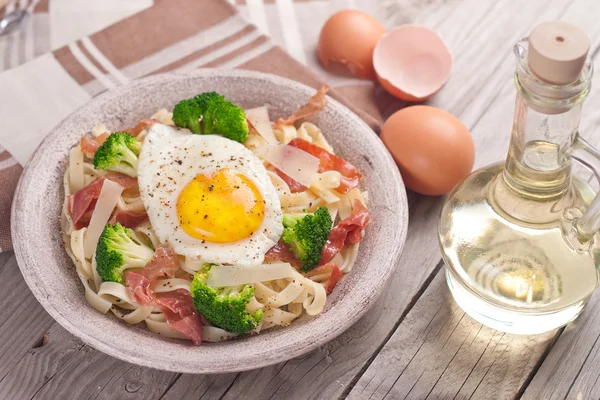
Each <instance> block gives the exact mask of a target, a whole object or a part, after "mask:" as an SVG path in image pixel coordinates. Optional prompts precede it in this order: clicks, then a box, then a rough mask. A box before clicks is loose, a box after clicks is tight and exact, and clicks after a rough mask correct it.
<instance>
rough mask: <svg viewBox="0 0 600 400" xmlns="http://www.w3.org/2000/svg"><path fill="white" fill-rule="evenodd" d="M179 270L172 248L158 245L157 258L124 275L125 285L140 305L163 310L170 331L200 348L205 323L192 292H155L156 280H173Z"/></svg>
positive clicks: (181, 290)
mask: <svg viewBox="0 0 600 400" xmlns="http://www.w3.org/2000/svg"><path fill="white" fill-rule="evenodd" d="M178 269H179V266H178V264H177V259H176V258H175V253H174V252H173V249H170V248H166V247H162V246H160V245H159V246H158V247H157V248H156V250H155V251H154V257H152V260H150V262H149V263H148V264H146V266H145V267H144V268H143V269H141V270H140V271H137V272H130V271H128V272H126V273H125V285H126V287H127V290H128V291H129V294H130V295H131V296H132V297H133V298H134V299H135V300H136V301H137V302H138V303H139V304H141V305H144V306H148V305H155V306H157V307H158V308H160V310H161V311H162V312H163V313H164V315H165V318H166V320H167V324H168V325H169V327H171V329H173V330H175V331H177V332H180V333H182V334H183V335H185V336H186V337H188V338H190V339H191V341H192V343H194V344H195V345H199V344H200V343H201V342H202V320H201V318H200V313H198V311H196V308H195V307H194V302H193V300H192V296H191V295H190V292H189V291H188V290H185V289H177V290H174V291H172V292H166V293H160V294H155V293H154V285H155V284H156V280H157V279H158V278H161V277H173V276H174V275H175V272H177V270H178Z"/></svg>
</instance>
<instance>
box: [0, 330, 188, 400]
mask: <svg viewBox="0 0 600 400" xmlns="http://www.w3.org/2000/svg"><path fill="white" fill-rule="evenodd" d="M176 376H177V374H175V373H168V372H162V371H157V370H153V369H150V368H142V367H138V366H135V365H132V364H129V363H126V362H122V361H119V360H116V359H114V358H112V357H109V356H107V355H105V354H103V353H100V352H98V351H96V350H94V349H92V348H90V347H89V346H87V345H84V344H83V342H81V341H80V340H79V339H77V338H75V337H74V336H73V335H71V334H70V333H68V332H67V331H66V330H64V329H63V328H62V327H61V326H60V325H58V324H56V323H55V324H54V325H52V327H51V328H50V330H49V331H48V333H47V334H46V338H45V340H44V341H43V342H41V343H39V344H38V346H37V347H35V348H33V349H31V350H30V351H29V352H28V353H27V354H25V356H24V357H23V358H22V359H21V360H20V361H19V362H18V363H17V365H16V366H15V367H14V368H12V370H11V371H10V372H9V373H8V374H7V375H6V376H5V377H4V379H3V380H2V381H0V398H2V399H25V398H28V399H29V398H41V399H59V398H77V399H86V398H94V399H115V398H118V399H155V398H159V397H160V395H161V394H162V393H163V392H164V391H165V390H166V388H168V387H169V386H170V385H171V384H172V382H173V381H174V379H175V377H176Z"/></svg>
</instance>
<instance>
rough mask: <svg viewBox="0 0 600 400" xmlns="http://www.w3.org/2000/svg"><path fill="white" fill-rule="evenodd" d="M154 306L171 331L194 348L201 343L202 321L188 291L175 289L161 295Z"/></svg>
mask: <svg viewBox="0 0 600 400" xmlns="http://www.w3.org/2000/svg"><path fill="white" fill-rule="evenodd" d="M155 304H156V305H157V306H158V307H159V308H160V310H161V311H162V312H163V313H164V315H165V318H166V320H167V324H168V325H169V327H170V328H171V329H173V330H175V331H177V332H179V333H181V334H183V335H185V336H186V337H188V338H190V339H191V340H192V343H193V344H194V345H196V346H198V345H200V344H201V343H202V319H201V318H200V313H199V312H198V311H197V310H196V308H195V307H194V301H193V299H192V295H191V294H190V292H189V291H187V290H185V289H177V290H174V291H172V292H167V293H161V294H160V295H158V296H157V297H156V300H155Z"/></svg>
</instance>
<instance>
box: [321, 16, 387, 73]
mask: <svg viewBox="0 0 600 400" xmlns="http://www.w3.org/2000/svg"><path fill="white" fill-rule="evenodd" d="M385 32H386V31H385V28H384V27H383V25H381V23H380V22H379V21H377V20H376V19H375V18H373V17H372V16H370V15H369V14H367V13H365V12H363V11H358V10H343V11H340V12H338V13H336V14H334V15H332V16H331V18H329V19H328V20H327V22H325V25H324V26H323V29H322V30H321V35H320V36H319V45H318V47H317V56H318V58H319V62H320V63H321V64H322V65H323V67H324V68H326V69H330V70H333V71H334V72H339V71H340V70H347V71H349V72H350V73H351V74H352V75H353V76H355V77H357V78H364V79H375V78H376V75H375V70H374V69H373V50H374V49H375V45H376V44H377V42H378V41H379V39H380V38H381V36H383V34H384V33H385Z"/></svg>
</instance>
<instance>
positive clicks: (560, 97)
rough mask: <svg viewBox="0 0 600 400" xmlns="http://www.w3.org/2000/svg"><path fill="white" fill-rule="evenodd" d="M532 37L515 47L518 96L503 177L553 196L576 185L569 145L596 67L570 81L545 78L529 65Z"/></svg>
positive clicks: (533, 194) (533, 195) (535, 195)
mask: <svg viewBox="0 0 600 400" xmlns="http://www.w3.org/2000/svg"><path fill="white" fill-rule="evenodd" d="M528 46H529V44H528V40H527V39H523V40H521V41H519V42H518V43H517V44H516V45H515V48H514V52H515V56H516V58H517V69H516V72H515V85H516V87H517V100H516V104H515V118H514V122H513V127H512V136H511V140H510V148H509V151H508V156H507V158H506V163H505V167H504V174H503V175H504V181H505V183H506V184H507V186H508V187H509V188H510V189H512V190H513V191H516V193H517V195H520V196H522V197H525V198H530V199H534V200H535V199H539V200H548V199H552V198H556V197H557V196H561V195H562V194H564V193H565V192H566V191H567V190H568V189H569V188H570V185H571V157H570V156H569V154H570V151H569V150H570V149H571V147H572V146H573V144H574V143H575V139H576V137H577V133H578V127H579V117H580V114H581V105H582V103H583V101H584V100H585V98H586V97H587V95H588V93H589V91H590V85H591V78H592V73H593V66H592V63H591V60H589V59H588V60H586V62H585V65H584V67H583V70H582V72H581V75H580V77H579V79H578V80H577V81H575V82H573V83H570V84H567V85H553V84H550V83H548V82H545V81H543V80H541V79H540V78H539V77H538V76H536V75H535V74H534V73H533V72H532V71H531V69H530V67H529V63H528Z"/></svg>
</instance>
